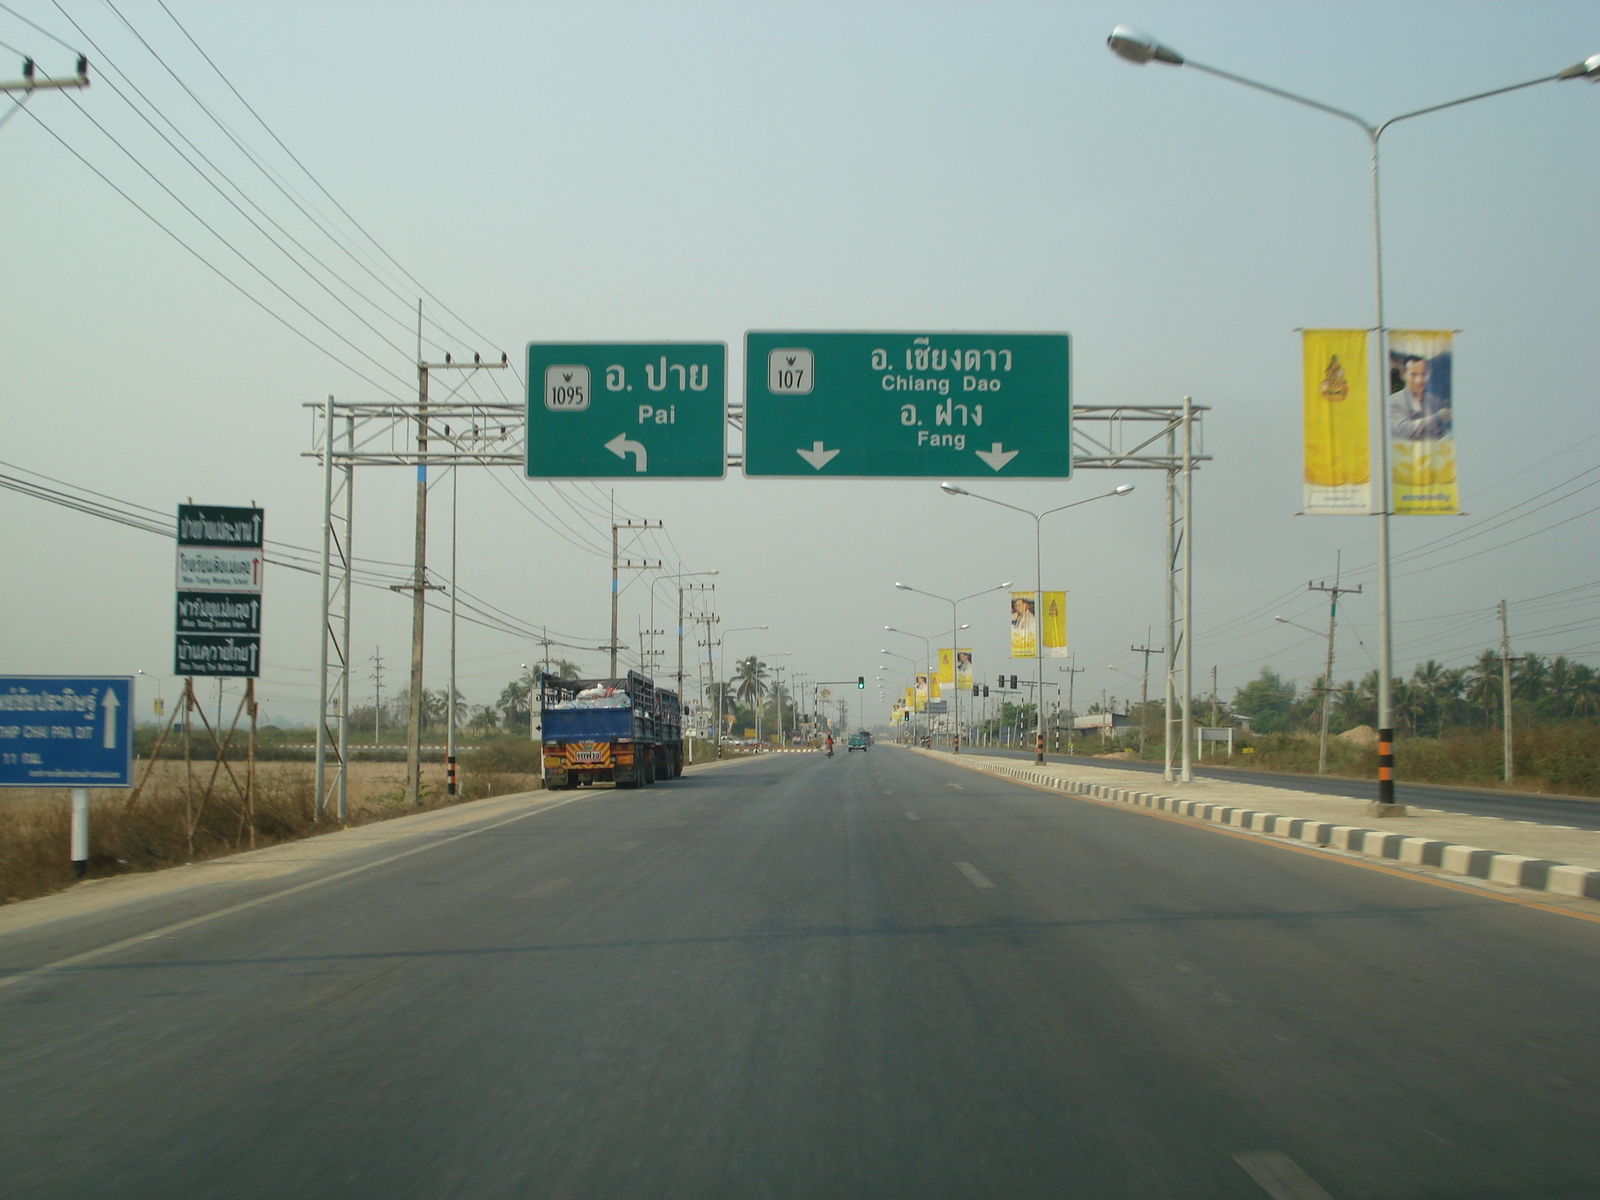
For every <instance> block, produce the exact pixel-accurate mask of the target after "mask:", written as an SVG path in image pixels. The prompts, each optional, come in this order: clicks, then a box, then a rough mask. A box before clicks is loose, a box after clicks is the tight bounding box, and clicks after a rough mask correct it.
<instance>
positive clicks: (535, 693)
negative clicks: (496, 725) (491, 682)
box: [528, 625, 551, 742]
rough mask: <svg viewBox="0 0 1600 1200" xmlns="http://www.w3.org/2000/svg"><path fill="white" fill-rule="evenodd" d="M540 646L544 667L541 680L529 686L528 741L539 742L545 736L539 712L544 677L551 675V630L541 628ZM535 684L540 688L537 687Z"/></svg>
mask: <svg viewBox="0 0 1600 1200" xmlns="http://www.w3.org/2000/svg"><path fill="white" fill-rule="evenodd" d="M537 644H538V646H539V647H540V648H541V649H542V650H543V651H544V660H543V667H542V668H541V670H540V671H539V678H538V679H537V680H535V681H533V682H530V683H529V684H528V740H529V741H530V742H537V741H538V740H539V739H540V738H541V737H542V736H543V732H544V731H543V730H542V729H541V728H540V727H539V710H540V707H541V705H542V704H543V698H544V677H545V676H546V675H548V674H550V644H551V643H550V630H549V629H548V628H547V627H546V626H544V625H541V626H539V641H538V643H537ZM534 683H537V684H538V686H537V687H535V686H534Z"/></svg>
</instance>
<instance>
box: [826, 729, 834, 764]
mask: <svg viewBox="0 0 1600 1200" xmlns="http://www.w3.org/2000/svg"><path fill="white" fill-rule="evenodd" d="M826 745H827V747H828V757H829V758H832V757H833V734H831V733H830V734H829V735H828V740H827V743H826Z"/></svg>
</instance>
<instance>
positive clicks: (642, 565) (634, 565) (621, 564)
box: [610, 517, 662, 679]
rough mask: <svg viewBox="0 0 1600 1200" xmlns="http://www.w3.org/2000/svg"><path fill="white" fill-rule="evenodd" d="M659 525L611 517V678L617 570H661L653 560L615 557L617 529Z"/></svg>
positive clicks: (614, 674) (614, 671)
mask: <svg viewBox="0 0 1600 1200" xmlns="http://www.w3.org/2000/svg"><path fill="white" fill-rule="evenodd" d="M661 525H662V523H661V522H660V521H631V520H630V521H624V522H623V523H622V524H621V525H618V524H617V520H616V518H615V517H613V518H612V519H611V644H610V650H611V676H610V677H611V678H612V679H615V678H616V677H617V649H618V642H617V572H618V571H619V570H622V569H626V570H629V571H659V570H661V564H660V563H658V562H655V563H652V562H645V561H644V560H642V559H641V560H640V561H639V562H635V561H634V560H633V559H631V558H629V559H619V558H618V557H617V553H618V550H619V548H620V547H619V543H618V540H617V531H618V530H622V529H660V528H661ZM643 649H644V647H643V646H641V647H640V650H641V651H643Z"/></svg>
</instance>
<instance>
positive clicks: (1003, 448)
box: [744, 331, 1072, 479]
mask: <svg viewBox="0 0 1600 1200" xmlns="http://www.w3.org/2000/svg"><path fill="white" fill-rule="evenodd" d="M1071 381H1072V358H1071V342H1070V338H1069V337H1068V335H1067V334H1064V333H820V332H805V331H785V332H755V331H752V332H750V333H747V334H746V335H745V453H744V471H745V474H746V475H751V476H798V477H802V478H810V477H813V476H817V475H831V476H856V477H860V478H885V477H891V478H907V479H948V478H952V477H954V478H962V479H992V478H994V477H995V476H997V475H998V476H1001V477H1004V478H1007V479H1067V478H1070V477H1071V475H1072V387H1071Z"/></svg>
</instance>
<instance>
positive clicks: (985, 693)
mask: <svg viewBox="0 0 1600 1200" xmlns="http://www.w3.org/2000/svg"><path fill="white" fill-rule="evenodd" d="M983 698H984V699H985V700H987V699H988V698H989V685H988V684H987V683H986V684H984V685H983Z"/></svg>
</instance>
